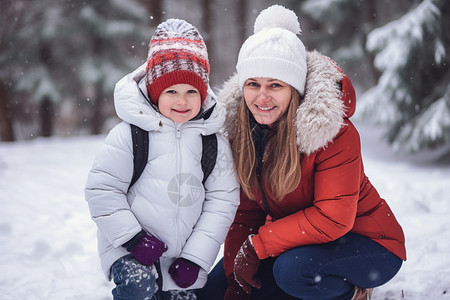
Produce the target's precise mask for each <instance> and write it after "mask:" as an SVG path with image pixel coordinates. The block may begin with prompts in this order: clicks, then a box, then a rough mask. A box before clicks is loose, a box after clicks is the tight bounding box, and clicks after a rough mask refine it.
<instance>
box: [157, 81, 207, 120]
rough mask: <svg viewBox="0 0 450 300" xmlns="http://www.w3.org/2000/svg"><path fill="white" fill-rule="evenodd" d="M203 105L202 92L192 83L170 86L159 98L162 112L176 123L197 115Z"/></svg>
mask: <svg viewBox="0 0 450 300" xmlns="http://www.w3.org/2000/svg"><path fill="white" fill-rule="evenodd" d="M201 105H202V103H201V96H200V92H199V91H198V90H197V89H196V88H195V87H193V86H192V85H190V84H175V85H172V86H169V87H168V88H167V89H165V90H164V91H163V92H162V93H161V95H160V96H159V99H158V108H159V111H160V112H161V114H163V115H164V116H165V117H167V118H169V119H171V120H172V121H174V122H176V123H184V122H187V121H189V120H190V119H192V118H193V117H195V116H196V115H197V114H198V113H199V112H200V108H201Z"/></svg>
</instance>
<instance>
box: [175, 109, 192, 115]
mask: <svg viewBox="0 0 450 300" xmlns="http://www.w3.org/2000/svg"><path fill="white" fill-rule="evenodd" d="M173 111H174V112H176V113H179V114H185V113H188V112H189V111H190V109H185V110H179V109H174V110H173Z"/></svg>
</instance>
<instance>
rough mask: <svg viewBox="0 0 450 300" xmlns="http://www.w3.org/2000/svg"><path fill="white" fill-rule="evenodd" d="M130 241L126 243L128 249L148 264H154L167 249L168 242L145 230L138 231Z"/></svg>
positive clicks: (139, 259)
mask: <svg viewBox="0 0 450 300" xmlns="http://www.w3.org/2000/svg"><path fill="white" fill-rule="evenodd" d="M129 243H130V244H128V243H127V244H128V245H127V244H126V248H127V250H128V251H130V253H131V255H133V257H134V258H136V259H137V260H138V261H139V262H140V263H141V264H144V265H146V266H150V265H153V264H154V263H155V262H156V261H157V260H158V259H159V258H160V257H161V255H163V253H164V252H166V251H167V246H166V244H164V243H163V242H161V241H160V240H159V239H158V238H157V237H155V236H153V235H151V234H149V233H147V232H145V231H141V232H140V233H138V234H137V235H136V236H135V237H134V238H133V239H132V241H130V242H129Z"/></svg>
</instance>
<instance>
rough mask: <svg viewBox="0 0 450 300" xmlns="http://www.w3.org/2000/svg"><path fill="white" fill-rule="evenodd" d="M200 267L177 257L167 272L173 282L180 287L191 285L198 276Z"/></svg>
mask: <svg viewBox="0 0 450 300" xmlns="http://www.w3.org/2000/svg"><path fill="white" fill-rule="evenodd" d="M199 271H200V267H199V266H198V265H196V264H194V263H193V262H191V261H189V260H187V259H184V258H181V257H180V258H177V260H175V261H174V262H173V263H172V264H171V265H170V268H169V274H170V276H172V279H173V280H174V281H175V283H176V284H177V285H178V286H179V287H181V288H188V287H190V286H191V285H193V284H194V283H195V282H196V281H197V278H198V272H199Z"/></svg>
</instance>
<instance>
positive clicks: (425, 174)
mask: <svg viewBox="0 0 450 300" xmlns="http://www.w3.org/2000/svg"><path fill="white" fill-rule="evenodd" d="M358 127H359V126H358ZM361 129H362V130H361V131H360V133H361V138H362V142H363V154H364V163H365V167H366V173H367V175H368V177H369V179H370V180H371V181H372V183H373V184H374V185H375V187H376V188H377V189H378V191H379V193H380V194H381V195H382V196H383V197H384V198H385V199H386V200H387V201H388V203H389V204H390V206H391V207H392V209H393V211H394V213H395V214H396V216H397V219H398V220H399V221H400V223H401V224H402V225H403V228H404V231H405V234H406V241H407V251H408V260H407V261H406V262H405V263H404V265H403V268H402V269H401V271H400V272H399V274H398V275H397V277H395V278H394V279H393V280H392V281H391V282H389V283H388V284H386V285H385V286H383V287H380V288H377V289H375V292H374V295H373V299H450V279H449V278H450V255H449V254H450V250H449V249H450V221H449V217H448V216H449V215H450V192H449V189H450V184H449V183H450V166H449V165H447V166H440V165H437V164H432V163H424V162H423V160H422V161H420V162H412V161H411V160H410V159H409V160H407V159H404V158H402V157H399V156H395V155H393V154H392V152H391V151H390V150H389V149H388V148H387V147H386V145H384V144H383V143H382V142H380V141H379V140H377V135H378V132H377V131H374V130H373V129H371V128H364V126H361ZM103 139H104V136H97V137H75V138H50V139H44V138H40V139H35V140H32V141H23V142H16V143H0V191H1V192H0V270H1V271H0V300H13V299H14V300H19V299H20V300H21V299H28V300H33V299H39V300H41V299H46V300H53V299H55V300H60V299H88V300H89V299H111V298H112V297H111V292H110V291H111V289H112V288H113V285H112V283H110V282H108V281H106V279H105V278H104V277H103V273H102V271H101V269H100V265H99V260H98V256H97V250H96V227H95V224H94V223H93V222H92V221H91V219H90V215H89V210H88V207H87V204H86V202H85V201H84V190H83V189H84V185H85V181H86V177H87V174H88V171H89V169H90V167H91V164H92V162H93V159H94V157H95V155H96V153H97V152H98V151H99V150H100V148H101V146H102V144H103Z"/></svg>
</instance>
